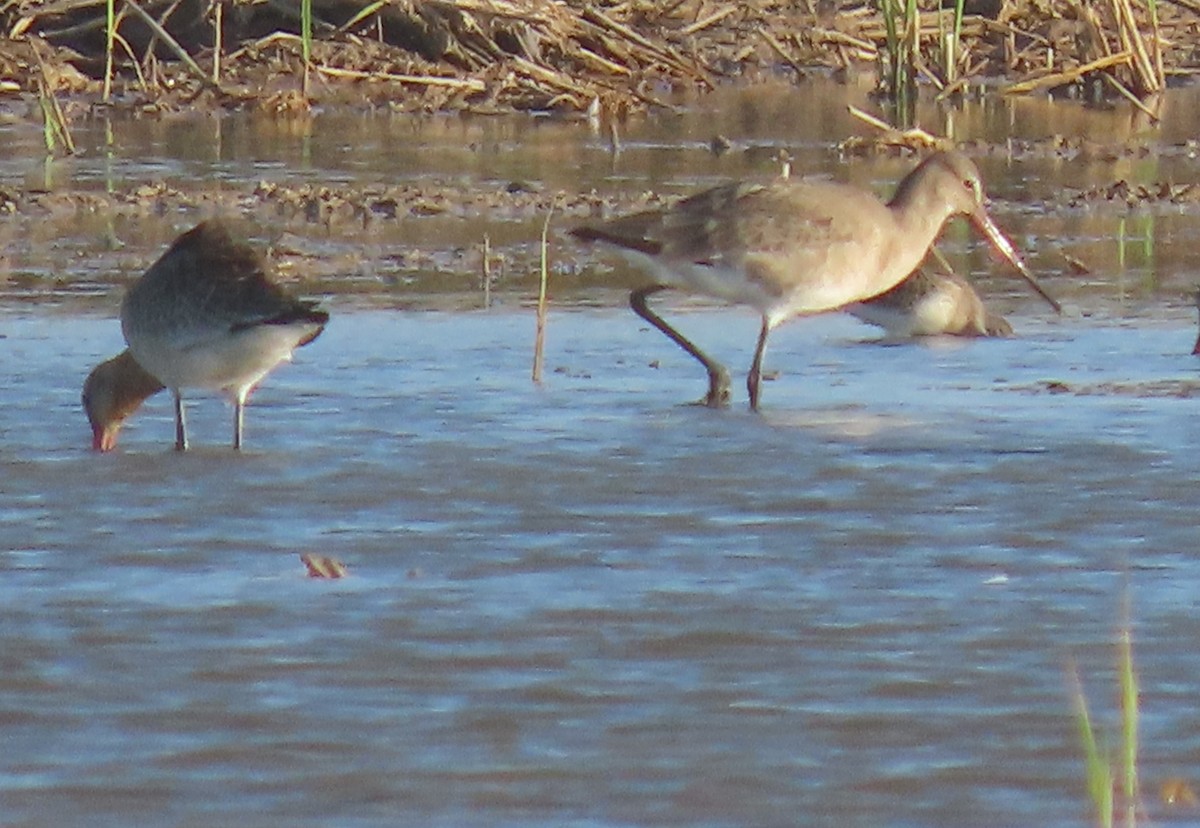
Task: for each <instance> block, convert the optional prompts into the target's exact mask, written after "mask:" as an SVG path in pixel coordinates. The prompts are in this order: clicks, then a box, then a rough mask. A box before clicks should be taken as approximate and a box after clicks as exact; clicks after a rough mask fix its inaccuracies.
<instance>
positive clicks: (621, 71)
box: [0, 0, 1200, 116]
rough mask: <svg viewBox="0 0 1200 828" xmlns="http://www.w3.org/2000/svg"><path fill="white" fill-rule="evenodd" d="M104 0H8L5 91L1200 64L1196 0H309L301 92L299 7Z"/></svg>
mask: <svg viewBox="0 0 1200 828" xmlns="http://www.w3.org/2000/svg"><path fill="white" fill-rule="evenodd" d="M109 2H110V0H6V1H5V0H0V26H2V27H3V28H2V29H0V31H2V32H3V34H4V36H5V39H4V40H0V89H4V88H9V89H23V90H24V91H27V92H32V93H37V92H38V84H42V85H43V86H44V87H45V89H46V90H47V91H49V92H51V93H54V94H63V93H67V94H72V95H82V96H88V97H92V98H96V99H103V100H106V101H108V102H109V103H112V104H116V105H124V106H134V107H143V108H156V107H163V108H170V107H179V106H189V105H198V104H211V105H219V106H257V107H261V108H264V109H267V110H271V111H275V112H278V113H280V114H288V113H292V112H295V111H303V110H304V109H306V108H307V107H308V106H309V105H310V104H311V103H313V102H326V101H337V102H343V103H358V104H361V105H373V106H387V107H391V108H397V109H403V110H409V109H412V110H425V111H434V110H437V111H445V110H468V111H474V112H498V111H512V110H526V111H550V112H560V113H590V114H592V115H597V116H604V115H615V116H619V115H621V114H623V113H625V112H628V111H630V110H635V109H643V108H647V107H665V106H669V105H670V103H671V101H672V98H673V97H674V96H675V95H676V94H677V93H681V92H682V93H697V92H703V91H704V90H707V89H710V88H712V87H713V86H715V85H717V84H722V83H729V82H733V81H739V80H740V81H754V80H756V79H759V78H761V77H764V76H772V77H779V76H781V75H783V76H786V75H792V74H804V73H809V72H831V71H832V72H843V71H854V70H856V69H866V70H867V71H873V70H874V67H876V66H881V65H883V64H884V63H885V62H886V57H887V55H888V52H889V49H891V50H892V51H895V50H896V49H897V45H896V44H897V42H898V40H899V39H900V38H903V42H904V43H905V44H907V45H908V46H910V47H915V48H911V49H910V50H908V51H906V52H905V54H906V55H909V58H908V59H909V60H911V63H912V65H911V71H912V72H913V74H914V76H915V77H916V78H917V79H918V81H919V83H920V86H921V87H922V88H926V89H929V90H932V91H935V92H936V93H937V94H954V93H963V92H967V91H972V92H973V91H975V90H977V89H978V88H979V86H980V83H979V82H980V81H983V80H990V79H996V78H1001V79H1003V81H1004V83H1003V85H1002V86H1001V87H1000V88H1001V89H1002V91H1004V92H1008V93H1021V92H1028V91H1033V90H1046V89H1052V88H1057V87H1064V86H1072V85H1074V86H1077V87H1078V86H1081V85H1085V84H1088V83H1089V82H1092V81H1094V82H1096V83H1099V84H1101V85H1103V86H1104V91H1105V92H1107V93H1109V94H1120V95H1124V96H1127V97H1130V98H1132V99H1134V100H1138V101H1151V104H1152V98H1153V96H1154V94H1155V93H1156V92H1157V91H1159V90H1160V89H1161V88H1162V84H1163V83H1164V79H1165V78H1166V76H1167V75H1169V74H1173V73H1189V72H1191V71H1193V68H1194V66H1195V65H1196V62H1197V60H1198V59H1200V55H1198V54H1197V44H1200V37H1197V29H1198V26H1200V0H1173V2H1171V3H1170V4H1166V3H1164V4H1161V5H1159V4H1157V3H1156V2H1155V0H1144V2H1142V3H1138V4H1135V3H1134V2H1132V0H1090V2H1089V1H1088V0H976V2H969V3H967V4H966V5H965V7H963V8H962V9H961V14H956V12H955V11H954V10H952V9H940V8H934V7H932V6H930V5H929V4H928V3H926V4H925V6H924V7H913V8H914V9H915V11H914V13H913V14H911V15H905V16H903V17H901V18H899V19H896V20H890V21H889V18H888V15H889V14H892V13H893V12H894V11H895V9H896V8H898V6H894V5H889V2H888V0H880V4H879V5H878V6H877V5H876V4H875V3H854V2H851V3H841V2H838V0H747V1H746V2H742V3H737V4H731V3H719V2H715V0H619V2H613V1H612V0H609V1H608V2H597V3H587V2H583V1H582V0H390V1H389V0H375V2H368V0H312V2H313V19H312V27H311V30H312V33H313V34H312V41H311V43H309V44H308V46H309V48H308V50H307V52H308V54H309V66H308V67H307V68H308V69H309V73H308V74H309V75H311V77H312V78H313V82H312V83H311V85H309V86H308V87H307V89H308V91H307V94H305V93H303V92H302V91H301V90H302V84H301V81H300V79H301V77H302V76H303V75H304V74H305V72H304V70H305V60H304V54H305V52H306V49H305V44H304V42H303V38H302V34H301V33H302V27H301V25H300V17H299V10H300V7H301V4H300V3H299V2H298V0H224V2H213V0H112V2H113V6H112V9H113V14H114V16H113V19H112V26H111V27H110V26H109V22H108V8H109ZM889 28H890V29H891V37H889ZM948 38H952V39H953V47H952V48H948V46H947V44H948V42H950V41H948ZM35 50H36V51H35ZM39 55H40V56H42V57H43V58H46V59H47V64H48V65H47V68H46V70H45V72H44V73H42V72H41V70H39V69H38V63H37V58H38V56H39ZM51 58H52V59H51ZM880 75H881V77H880V80H879V86H880V90H881V92H887V91H888V84H887V83H886V79H885V78H884V77H882V72H881V73H880ZM991 88H993V89H994V88H996V85H995V84H994V83H993V84H991Z"/></svg>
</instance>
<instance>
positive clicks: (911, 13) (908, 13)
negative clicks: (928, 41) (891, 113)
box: [879, 0, 920, 128]
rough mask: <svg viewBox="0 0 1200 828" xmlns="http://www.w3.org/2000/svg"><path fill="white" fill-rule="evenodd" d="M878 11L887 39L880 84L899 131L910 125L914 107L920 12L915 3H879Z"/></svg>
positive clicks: (888, 0) (899, 0) (912, 0)
mask: <svg viewBox="0 0 1200 828" xmlns="http://www.w3.org/2000/svg"><path fill="white" fill-rule="evenodd" d="M902 2H903V6H902V5H901V3H902ZM879 9H880V12H882V14H883V24H884V29H885V32H886V36H887V60H886V61H885V62H884V63H883V65H882V71H883V73H884V77H883V78H882V82H881V84H880V85H881V86H883V87H885V89H886V92H887V95H888V97H889V99H890V100H891V102H892V104H893V105H894V106H895V108H896V117H895V118H894V119H893V120H894V121H895V122H896V124H897V126H899V127H901V128H903V127H907V126H910V125H911V122H912V115H913V110H914V107H915V105H916V93H917V83H916V78H917V68H916V67H917V60H918V57H919V55H918V53H917V42H918V35H919V29H920V18H919V14H920V13H919V11H918V9H917V3H916V0H879Z"/></svg>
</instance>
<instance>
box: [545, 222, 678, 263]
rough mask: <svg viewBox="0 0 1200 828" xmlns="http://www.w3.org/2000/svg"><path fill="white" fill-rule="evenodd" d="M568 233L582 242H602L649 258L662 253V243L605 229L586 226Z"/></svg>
mask: <svg viewBox="0 0 1200 828" xmlns="http://www.w3.org/2000/svg"><path fill="white" fill-rule="evenodd" d="M568 232H570V234H571V235H572V236H574V237H575V238H577V239H579V240H580V241H585V242H597V241H601V242H605V243H607V244H611V245H615V246H617V247H624V248H625V249H626V250H634V251H636V252H638V253H644V254H646V255H647V256H657V255H658V254H659V253H661V252H662V242H657V241H654V240H653V239H645V238H642V237H640V236H622V235H619V234H617V233H613V232H610V231H608V230H605V229H604V228H603V227H592V226H590V225H587V224H584V225H581V226H579V227H572V228H571V229H570V230H569V231H568Z"/></svg>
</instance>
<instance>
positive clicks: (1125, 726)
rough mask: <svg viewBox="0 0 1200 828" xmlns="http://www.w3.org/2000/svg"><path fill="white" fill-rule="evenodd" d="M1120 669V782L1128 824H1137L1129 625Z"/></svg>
mask: <svg viewBox="0 0 1200 828" xmlns="http://www.w3.org/2000/svg"><path fill="white" fill-rule="evenodd" d="M1118 649H1119V651H1120V662H1119V666H1118V669H1117V674H1118V678H1119V680H1120V683H1121V771H1122V772H1121V782H1122V786H1121V787H1122V793H1123V794H1124V796H1125V824H1126V825H1127V826H1129V828H1133V826H1134V825H1135V824H1136V823H1137V801H1138V773H1137V753H1138V683H1137V673H1136V672H1134V669H1133V636H1132V635H1131V634H1130V632H1129V626H1128V625H1126V627H1125V629H1123V630H1122V631H1121V641H1120V644H1119V646H1118Z"/></svg>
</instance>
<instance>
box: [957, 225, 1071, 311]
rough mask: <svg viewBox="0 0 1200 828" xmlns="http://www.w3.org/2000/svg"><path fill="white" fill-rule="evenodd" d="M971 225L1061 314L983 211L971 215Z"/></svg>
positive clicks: (1059, 307)
mask: <svg viewBox="0 0 1200 828" xmlns="http://www.w3.org/2000/svg"><path fill="white" fill-rule="evenodd" d="M971 223H972V224H974V225H975V226H976V227H977V228H978V229H979V232H980V233H982V234H983V235H984V237H985V238H986V239H987V240H988V241H989V242H991V245H992V247H994V248H996V252H998V253H999V254H1000V255H1001V256H1003V257H1004V258H1006V259H1008V261H1009V263H1011V264H1012V266H1013V267H1015V268H1016V269H1017V272H1018V273H1020V274H1021V277H1022V278H1023V279H1024V280H1025V281H1026V283H1028V285H1029V286H1030V287H1031V288H1033V292H1034V293H1036V294H1037V295H1038V296H1040V297H1042V298H1043V299H1045V300H1046V302H1047V303H1048V304H1049V305H1050V307H1052V308H1054V312H1055V313H1062V305H1060V304H1058V300H1057V299H1055V298H1054V297H1053V296H1051V295H1050V294H1049V293H1047V292H1046V290H1045V288H1043V287H1042V286H1041V285H1039V284H1038V281H1037V279H1035V278H1033V274H1032V273H1030V272H1029V268H1027V267H1025V263H1024V262H1023V261H1021V257H1020V256H1018V255H1017V251H1016V248H1014V247H1013V245H1012V242H1010V241H1009V240H1008V239H1007V238H1006V237H1005V236H1004V234H1003V233H1001V232H1000V228H999V227H997V226H996V225H995V224H993V223H992V219H991V217H990V216H988V214H987V213H986V212H984V209H983V208H982V207H980V208H979V209H978V210H976V211H975V212H974V213H972V214H971Z"/></svg>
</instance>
